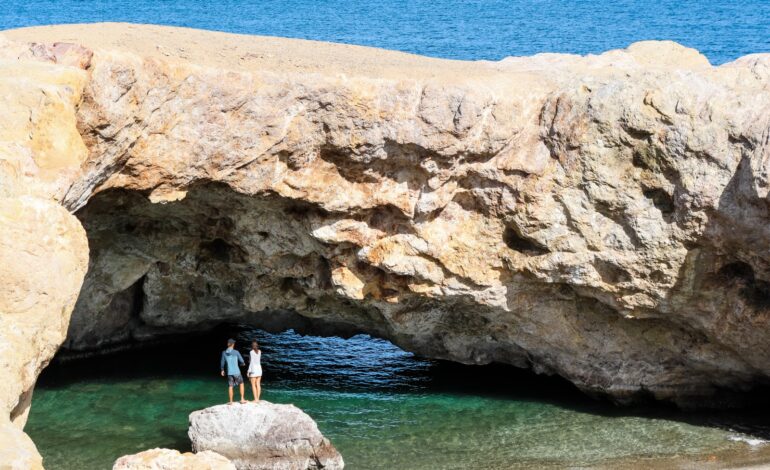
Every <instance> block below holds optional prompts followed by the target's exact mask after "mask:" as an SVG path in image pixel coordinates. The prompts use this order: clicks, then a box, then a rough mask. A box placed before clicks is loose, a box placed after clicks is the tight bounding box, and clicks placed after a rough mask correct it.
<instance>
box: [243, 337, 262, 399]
mask: <svg viewBox="0 0 770 470" xmlns="http://www.w3.org/2000/svg"><path fill="white" fill-rule="evenodd" d="M261 359H262V351H260V350H259V344H257V340H254V341H252V342H251V351H249V370H248V371H247V372H246V375H247V376H248V377H249V382H251V392H252V393H253V394H254V403H257V402H258V401H259V395H260V394H262V364H261V362H260V361H261Z"/></svg>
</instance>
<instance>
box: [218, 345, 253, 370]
mask: <svg viewBox="0 0 770 470" xmlns="http://www.w3.org/2000/svg"><path fill="white" fill-rule="evenodd" d="M238 364H240V365H242V366H245V365H246V362H245V361H244V360H243V356H241V353H239V352H238V351H236V350H235V348H232V349H230V348H227V349H225V350H224V351H222V357H221V358H220V359H219V368H220V369H221V370H225V365H227V372H226V373H227V375H241V370H240V369H239V368H238Z"/></svg>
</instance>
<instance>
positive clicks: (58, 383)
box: [27, 330, 754, 470]
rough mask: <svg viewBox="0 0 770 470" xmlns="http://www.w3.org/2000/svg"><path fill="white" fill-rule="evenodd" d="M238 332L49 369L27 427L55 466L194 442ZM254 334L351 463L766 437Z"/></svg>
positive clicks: (383, 352)
mask: <svg viewBox="0 0 770 470" xmlns="http://www.w3.org/2000/svg"><path fill="white" fill-rule="evenodd" d="M230 334H231V333H229V332H226V333H222V334H219V335H215V336H213V337H211V338H204V339H197V340H195V342H194V343H193V344H190V343H182V344H180V345H176V346H166V347H161V348H153V349H149V350H146V351H141V352H133V353H123V354H119V355H117V356H110V357H108V358H102V359H97V360H90V361H86V362H81V363H74V364H69V365H59V366H54V367H52V368H51V369H50V370H47V371H46V373H45V374H44V376H43V377H42V378H41V381H40V385H39V387H38V388H37V390H36V392H35V400H34V406H33V408H32V413H31V415H30V420H29V424H28V426H27V430H28V432H29V433H30V435H31V436H32V438H33V439H34V440H35V442H36V443H37V445H38V448H39V449H40V451H41V453H42V454H43V456H44V458H45V461H46V464H47V465H48V467H49V468H56V469H62V470H68V469H78V470H81V469H82V470H87V469H103V468H108V467H109V466H110V465H111V464H112V462H113V461H114V460H115V459H116V458H117V457H118V456H120V455H124V454H127V453H133V452H138V451H141V450H144V449H147V448H151V447H171V448H178V449H180V450H189V441H188V439H187V436H186V431H187V416H188V414H189V413H190V412H191V411H193V410H196V409H200V408H203V407H206V406H210V405H212V404H214V403H218V402H221V401H222V400H223V398H224V396H225V388H224V384H223V381H222V379H221V377H219V376H218V354H219V350H220V343H221V341H222V340H223V339H224V338H226V337H227V336H228V335H230ZM254 336H256V337H257V338H258V339H259V341H260V344H261V347H262V350H263V368H264V371H265V377H264V379H263V380H264V384H265V392H264V398H265V399H267V400H270V401H274V402H279V403H294V404H296V405H297V406H299V407H300V408H302V409H304V410H305V411H307V412H308V413H309V414H310V415H311V416H312V417H313V418H314V419H315V420H316V421H317V422H318V425H319V427H320V428H321V430H322V431H323V432H324V434H326V435H327V436H328V437H329V438H330V439H332V441H333V442H334V444H335V445H336V446H337V447H338V448H339V450H340V452H342V454H343V456H344V457H345V461H346V462H347V467H346V468H350V469H352V470H355V469H366V470H370V469H386V468H388V469H392V468H404V469H413V470H420V469H453V468H457V469H460V468H462V469H473V468H485V469H507V468H531V467H532V466H538V467H542V466H564V465H568V464H575V463H582V464H590V463H597V462H606V461H615V460H617V459H621V460H622V459H626V460H628V459H637V458H649V457H666V456H673V455H680V456H682V455H684V456H687V455H693V456H697V455H702V454H704V453H707V452H708V453H715V452H721V451H731V450H735V449H742V448H746V447H749V446H748V445H747V442H748V443H754V442H753V441H751V439H753V436H751V435H750V434H744V433H740V432H734V431H731V430H729V429H724V427H713V426H703V425H695V424H688V423H687V422H684V421H681V420H679V419H680V418H681V416H673V415H664V416H660V415H661V413H660V412H658V411H655V412H653V413H652V414H651V415H649V414H648V415H641V416H640V415H636V414H634V413H631V412H627V411H624V410H618V409H614V408H611V407H609V406H608V405H606V404H601V403H596V402H592V401H590V400H588V399H586V398H585V397H583V396H581V395H579V394H576V393H575V392H574V390H573V389H572V387H571V386H569V385H568V384H566V383H564V382H561V381H554V380H543V379H537V378H533V377H532V376H529V375H527V374H522V373H520V372H517V371H516V370H514V369H511V368H499V367H497V368H478V367H476V368H473V367H468V366H461V365H456V364H455V365H453V364H445V363H439V362H433V361H427V360H421V359H419V358H415V357H414V356H413V355H412V354H409V353H406V352H404V351H402V350H400V349H398V348H396V347H395V346H393V345H391V344H390V343H388V342H387V341H382V340H378V339H372V338H369V337H366V336H357V337H354V338H351V339H348V340H343V339H340V338H315V337H302V336H300V335H297V334H295V333H292V332H287V333H283V334H278V335H271V334H268V333H265V332H262V331H254V330H239V335H238V339H239V341H240V343H239V344H241V345H244V346H245V345H247V344H248V340H250V339H251V338H252V337H254ZM245 352H246V351H245V350H244V353H245ZM169 358H170V359H169ZM748 430H749V431H750V428H749V429H748ZM739 440H743V442H738V441H739Z"/></svg>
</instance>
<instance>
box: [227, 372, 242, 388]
mask: <svg viewBox="0 0 770 470" xmlns="http://www.w3.org/2000/svg"><path fill="white" fill-rule="evenodd" d="M242 383H243V377H242V376H241V374H238V375H228V376H227V385H229V386H230V387H235V386H236V385H240V384H242Z"/></svg>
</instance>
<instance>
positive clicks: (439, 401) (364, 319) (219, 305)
mask: <svg viewBox="0 0 770 470" xmlns="http://www.w3.org/2000/svg"><path fill="white" fill-rule="evenodd" d="M222 214H227V217H226V218H224V217H221V215H222ZM77 215H78V217H79V218H80V220H81V221H82V222H83V226H84V227H85V228H86V231H87V234H88V238H89V245H90V247H91V256H92V260H91V261H92V262H91V264H90V271H89V273H88V275H87V281H86V284H84V290H83V292H81V296H80V299H79V300H78V307H77V308H76V311H75V313H73V320H72V323H71V328H70V339H69V340H68V342H67V348H68V349H67V350H63V351H61V352H60V354H59V356H58V358H57V360H56V361H55V363H54V364H53V365H52V366H51V367H49V368H47V369H46V370H45V371H44V373H43V375H42V376H41V378H40V381H39V384H38V387H37V388H36V390H35V393H34V402H33V407H32V413H31V416H30V420H29V424H28V426H27V431H28V432H29V434H30V435H31V437H32V438H33V439H34V440H35V442H36V444H37V446H38V448H39V450H40V452H41V453H42V455H43V456H44V458H45V462H46V465H47V468H56V469H64V470H67V469H73V468H77V469H79V470H88V469H91V468H94V469H96V468H99V469H101V468H109V467H110V466H111V465H112V463H113V462H114V461H115V459H116V458H117V457H119V456H121V455H125V454H130V453H136V452H139V451H142V450H146V449H148V448H153V447H169V448H176V449H179V450H182V451H186V450H189V445H190V444H189V441H188V439H187V436H186V432H187V426H188V415H189V413H190V412H192V411H195V410H198V409H202V408H205V407H208V406H211V405H213V404H218V403H222V402H223V401H224V400H225V399H226V387H225V383H224V381H223V379H222V378H221V377H219V364H218V360H219V353H220V352H221V350H222V349H223V348H224V341H225V340H226V338H228V337H230V336H235V337H236V338H237V339H238V340H239V342H240V343H239V344H240V346H241V347H242V348H245V347H248V342H249V341H250V340H251V339H252V338H253V337H256V338H257V339H258V340H259V341H260V343H261V346H262V349H263V351H264V356H263V369H264V372H265V375H264V378H263V386H264V392H263V393H264V395H263V398H264V399H265V400H268V401H272V402H278V403H294V404H295V405H297V406H298V407H300V408H301V409H303V410H304V411H306V412H307V413H308V414H309V415H310V416H311V417H313V418H314V419H315V420H316V421H317V422H318V425H319V428H320V429H321V431H322V432H323V433H324V434H325V435H326V436H327V437H328V438H330V439H331V441H332V442H333V443H334V445H335V446H336V447H337V448H338V449H339V450H340V452H341V453H342V455H343V456H344V458H345V460H346V462H347V465H348V468H354V469H355V468H366V469H376V468H383V462H386V463H387V465H386V467H384V468H409V469H412V470H422V469H426V470H427V469H435V468H474V466H476V464H477V463H478V462H485V468H489V469H503V468H505V469H507V468H510V467H511V464H512V463H513V464H515V465H519V464H521V465H526V464H531V462H534V461H537V462H542V463H543V465H552V466H559V465H561V466H564V465H574V464H575V463H576V462H577V463H584V464H586V465H589V464H592V463H596V462H601V461H605V460H612V461H618V459H620V460H622V459H626V458H629V459H630V458H637V457H638V456H639V455H649V454H656V453H658V454H659V453H661V452H660V450H659V449H667V450H666V451H665V452H670V453H671V454H672V455H673V454H687V453H690V454H693V453H694V454H697V453H698V452H703V451H705V449H710V448H711V447H710V446H711V445H712V444H713V443H714V441H708V439H706V438H704V432H703V431H701V430H699V429H701V428H702V427H704V426H705V427H706V429H709V430H710V431H709V432H710V433H711V434H708V433H706V434H707V437H708V438H709V439H722V440H723V439H726V437H725V433H726V431H724V432H723V431H722V428H723V427H726V426H725V425H723V423H722V422H721V421H719V422H711V421H708V422H707V420H711V419H713V417H714V415H692V414H690V415H685V414H682V413H680V412H678V411H673V410H671V409H670V408H666V407H662V406H654V407H650V408H624V409H619V408H616V407H614V406H612V405H610V404H609V403H607V402H604V401H594V400H591V399H589V398H588V397H587V396H586V395H584V394H582V393H580V392H578V391H577V389H576V388H575V387H574V386H573V385H571V384H570V383H568V382H566V381H564V380H562V379H558V378H553V377H545V376H537V375H535V374H533V373H531V372H528V371H526V370H521V369H516V368H514V367H512V366H504V365H497V364H492V365H488V366H467V365H461V364H457V363H449V362H442V361H433V360H426V359H422V358H419V357H417V356H415V355H413V354H410V353H407V352H405V351H403V350H401V349H399V348H397V347H396V346H394V345H393V344H391V343H389V342H387V341H384V340H380V339H373V338H371V337H368V336H362V335H357V336H354V335H355V334H356V333H359V332H360V331H361V330H360V329H357V328H356V327H354V326H352V325H354V324H355V325H363V326H361V328H364V327H368V328H369V329H370V331H377V330H376V327H377V325H379V323H378V322H381V320H382V318H381V317H377V315H378V313H377V312H375V311H373V310H367V309H366V306H365V305H364V306H362V305H361V304H356V303H354V302H352V301H345V302H341V301H338V300H335V298H334V296H333V295H329V294H328V293H324V292H319V290H329V289H331V288H332V279H331V264H332V263H333V259H334V258H333V257H332V256H331V254H329V253H325V252H323V251H322V250H324V249H325V248H324V246H323V245H322V244H321V243H319V242H318V241H317V240H315V239H313V238H312V236H311V235H310V234H309V231H308V224H307V221H308V218H311V217H326V216H328V214H325V212H324V211H322V210H320V209H317V208H315V207H314V206H312V205H306V204H296V203H294V202H291V201H286V200H283V199H281V198H278V197H268V196H265V197H262V198H254V197H245V196H239V195H237V194H234V193H233V192H232V191H231V190H229V189H228V188H224V187H221V186H217V185H203V186H199V187H196V188H191V189H190V190H189V191H188V193H187V197H185V198H184V199H183V200H181V201H176V202H170V203H167V204H151V203H150V202H149V201H147V200H146V199H145V198H144V197H143V196H141V195H138V194H135V193H130V192H126V191H104V192H102V193H99V194H97V195H95V196H94V197H93V198H92V200H91V202H89V204H88V205H87V206H86V207H85V208H83V209H82V210H81V211H80V212H79V213H78V214H77ZM371 217H372V218H376V217H379V216H377V215H376V214H375V215H371ZM228 221H229V222H228ZM129 224H130V225H131V226H132V227H133V228H132V229H131V230H127V229H126V228H125V227H127V225H129ZM389 224H390V219H389V218H383V220H382V225H383V227H388V228H389V229H393V230H396V229H398V226H391V225H389ZM263 234H269V235H263ZM503 239H504V240H505V243H506V244H507V245H508V246H509V247H510V248H511V249H514V250H517V251H521V252H525V253H528V254H542V253H546V252H548V250H547V249H546V248H545V247H543V246H541V245H540V244H538V243H537V242H536V241H533V240H531V239H529V238H527V237H526V236H523V235H522V234H521V233H520V232H519V231H517V230H516V229H515V227H509V228H508V229H506V230H505V232H504V233H503ZM245 254H248V263H245V262H243V261H244V260H245V259H246V256H245ZM324 255H325V256H324ZM329 260H332V261H329ZM383 275H384V273H383ZM605 275H608V276H610V277H613V278H615V279H618V280H620V279H622V276H623V273H619V272H615V271H613V270H612V269H611V268H609V267H605ZM379 287H380V289H381V290H382V295H383V296H384V297H388V296H391V295H393V296H395V295H396V294H398V293H399V292H398V291H397V290H391V289H390V287H389V286H387V285H386V284H385V283H383V284H382V285H381V286H379ZM391 287H392V286H391ZM567 294H569V293H565V297H566V298H568V299H570V298H572V297H574V293H572V294H569V295H567ZM111 296H112V297H111ZM115 298H119V299H122V300H121V301H120V302H114V301H113V300H114V299H115ZM124 304H125V305H124ZM246 307H248V308H246ZM303 307H304V308H306V309H308V312H306V313H311V314H312V315H314V316H316V318H307V317H302V316H300V315H299V314H298V313H297V310H298V309H301V308H303ZM126 312H127V317H128V320H127V321H123V320H124V319H123V317H122V316H121V315H124V314H126ZM324 316H327V317H328V318H326V319H324V318H325V317H324ZM118 317H119V318H121V321H119V322H118V321H114V319H115V318H118ZM458 318H460V317H458ZM233 319H237V321H243V322H248V323H249V324H250V325H256V326H259V327H261V328H264V329H265V330H270V331H272V332H273V333H268V332H267V331H264V330H255V329H253V327H252V326H219V327H217V326H218V325H221V323H222V322H224V321H233ZM373 325H374V326H373ZM469 325H470V323H469V322H464V321H463V322H462V324H458V325H457V328H454V330H455V331H461V328H462V327H463V326H465V327H468V326H469ZM471 326H472V325H471ZM215 327H216V328H215ZM289 328H294V329H298V330H299V331H302V332H305V333H313V334H318V335H337V336H344V337H346V338H348V339H343V338H341V337H337V336H331V337H325V338H324V337H315V336H301V335H299V334H297V333H294V332H291V331H287V329H289ZM474 328H475V326H474ZM409 334H410V333H409V332H406V333H404V332H402V333H399V334H396V333H392V335H393V337H394V338H396V339H398V340H400V341H404V342H405V344H409V341H410V340H411V338H410V337H409V336H408V335H409ZM399 335H401V336H399ZM83 338H85V339H83ZM445 339H446V338H441V340H440V341H438V343H439V344H445V343H444V341H445ZM81 340H82V341H81ZM79 341H80V342H79ZM413 347H415V348H419V347H427V345H422V344H418V345H417V346H414V345H413ZM441 347H443V346H439V351H438V352H435V351H433V353H434V354H436V355H441V354H444V351H442V350H440V348H441ZM121 348H122V350H121V351H118V352H113V353H112V354H101V353H104V352H105V351H111V350H112V351H115V350H118V349H121ZM244 352H245V351H244ZM94 353H98V354H99V355H94ZM85 356H92V357H85ZM247 393H249V392H247ZM248 397H249V396H248V395H247V398H248ZM731 416H732V415H731ZM652 418H656V419H652ZM661 420H662V421H661ZM661 423H663V424H661ZM730 423H731V424H732V423H733V422H732V421H730ZM742 423H743V424H745V422H743V421H742ZM693 424H697V425H698V426H693ZM629 426H631V427H632V428H633V429H634V430H635V431H637V432H628V429H629ZM666 426H677V427H685V426H688V427H687V428H686V432H684V434H677V435H676V438H675V439H671V440H668V441H666V440H664V441H660V440H653V441H654V442H653V441H650V443H649V444H645V445H643V446H642V447H639V445H638V442H637V441H636V440H634V436H638V435H640V434H641V435H653V436H658V435H661V436H665V435H666V433H665V429H667V428H666ZM699 426H700V427H699ZM747 426H749V428H750V429H751V430H752V431H751V432H752V433H754V430H753V428H751V426H752V424H751V423H749V424H748V425H747ZM554 429H557V430H560V431H561V430H563V433H561V432H557V433H555V432H554ZM595 429H606V430H608V432H607V433H606V436H604V437H601V436H599V437H597V435H596V433H595V432H594V431H595ZM757 433H758V432H757ZM682 435H684V437H682ZM576 436H579V437H581V438H576ZM709 436H710V437H709ZM596 439H604V440H603V441H601V442H597V441H596ZM663 439H665V438H663ZM544 440H547V441H548V442H549V444H548V445H546V446H544V445H543V444H542V443H543V442H544ZM704 442H707V443H708V445H705V446H704ZM645 446H647V447H645ZM447 449H449V450H450V451H447ZM455 449H456V450H457V452H454V450H455ZM596 449H599V450H598V451H597V450H596ZM628 449H633V451H632V452H629V450H628ZM656 449H658V450H656Z"/></svg>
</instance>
